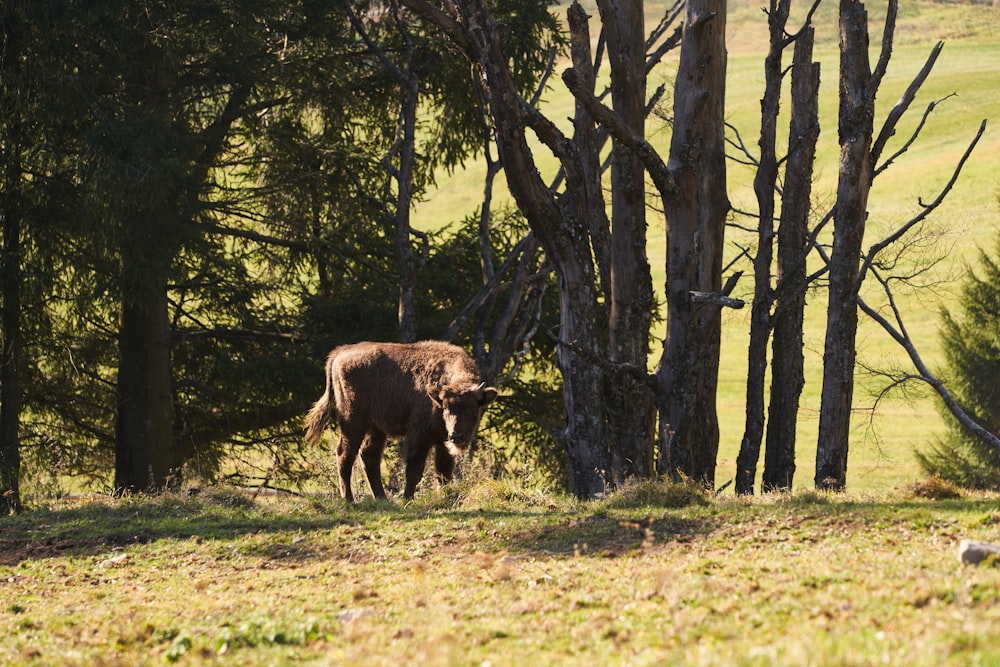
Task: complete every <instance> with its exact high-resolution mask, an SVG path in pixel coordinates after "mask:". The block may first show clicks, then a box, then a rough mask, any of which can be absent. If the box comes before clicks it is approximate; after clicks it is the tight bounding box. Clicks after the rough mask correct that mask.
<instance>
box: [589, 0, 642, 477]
mask: <svg viewBox="0 0 1000 667" xmlns="http://www.w3.org/2000/svg"><path fill="white" fill-rule="evenodd" d="M598 7H599V9H600V11H601V21H602V23H603V25H604V29H605V34H606V35H607V36H608V57H609V61H610V63H611V99H612V103H613V106H614V110H615V113H616V114H617V115H618V117H619V118H620V119H621V120H622V122H623V123H624V124H625V125H626V126H628V127H629V128H630V129H631V130H632V131H633V132H635V133H636V134H638V135H640V136H641V135H643V134H644V126H645V119H646V109H645V101H646V57H645V56H646V52H645V28H644V25H643V3H642V0H624V1H622V2H617V3H612V2H611V1H610V0H599V2H598ZM574 67H576V63H575V62H574ZM610 286H611V309H610V313H609V315H610V320H609V327H608V330H609V346H610V350H609V355H608V356H609V358H610V360H611V362H612V364H614V365H616V366H624V367H631V368H640V369H645V368H646V364H647V363H648V362H647V359H648V357H649V342H648V341H649V326H650V321H651V316H652V312H653V307H654V303H653V279H652V275H651V273H650V268H649V260H648V258H647V257H646V201H645V169H644V168H643V164H642V161H641V160H640V159H639V157H638V156H637V155H636V154H635V153H634V152H633V151H631V150H630V149H629V148H627V147H626V146H624V145H623V144H622V143H620V142H618V141H615V142H614V145H613V146H612V151H611V277H610ZM607 398H608V422H609V424H608V426H609V429H610V432H611V434H610V436H611V443H612V446H611V477H612V481H613V482H614V484H615V485H616V486H619V485H621V484H623V483H624V481H625V479H626V478H627V477H631V476H638V477H650V476H652V473H653V468H654V460H653V443H654V439H655V406H654V404H653V396H652V392H650V391H649V388H648V386H647V385H646V384H645V383H643V382H641V381H640V380H639V379H638V378H637V377H636V374H635V373H626V372H619V373H611V374H609V375H608V378H607Z"/></svg>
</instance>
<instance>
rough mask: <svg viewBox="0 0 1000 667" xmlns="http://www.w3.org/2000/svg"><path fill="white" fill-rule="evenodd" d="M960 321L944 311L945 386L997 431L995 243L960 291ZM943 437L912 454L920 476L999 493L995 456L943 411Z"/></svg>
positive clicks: (999, 367) (998, 276) (999, 256)
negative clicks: (922, 469) (944, 429)
mask: <svg viewBox="0 0 1000 667" xmlns="http://www.w3.org/2000/svg"><path fill="white" fill-rule="evenodd" d="M958 307H959V310H960V316H953V315H952V314H951V313H950V312H949V311H947V310H945V311H944V313H943V314H942V318H943V323H942V325H943V329H942V332H941V341H942V344H943V347H944V353H945V360H946V367H947V381H948V382H949V387H950V388H951V391H952V393H954V395H955V397H956V399H957V400H958V402H959V403H960V404H961V405H962V407H963V408H964V409H965V410H966V411H967V412H968V413H969V414H970V415H971V416H972V417H973V418H974V419H975V420H976V421H977V422H978V423H979V424H982V425H983V427H985V428H986V429H987V430H989V431H991V432H993V433H996V432H998V430H1000V237H998V238H997V242H996V246H995V248H994V252H993V254H992V255H990V254H988V253H987V252H985V251H980V253H979V267H978V271H977V272H970V273H969V275H968V277H967V278H966V280H965V283H964V284H963V286H962V293H961V297H960V299H959V304H958ZM943 414H944V415H945V419H946V421H947V424H948V432H947V433H946V434H945V435H944V436H943V437H942V438H940V439H939V440H938V441H937V442H936V443H934V444H933V445H932V446H931V447H930V448H929V449H928V450H926V451H920V452H917V459H918V460H919V461H920V464H921V466H922V467H923V468H924V470H925V471H926V472H927V473H928V474H931V475H937V476H939V477H941V478H943V479H945V480H948V481H951V482H954V483H956V484H960V485H962V486H966V487H970V488H993V489H995V488H1000V452H997V451H996V450H995V449H994V448H992V447H991V446H989V445H988V444H986V443H984V442H982V441H981V440H980V439H978V438H976V437H974V436H972V435H971V434H969V433H968V432H966V431H965V430H964V429H963V428H962V427H961V426H960V425H959V423H958V422H957V421H956V420H955V419H954V417H952V416H951V414H950V413H948V412H947V411H943Z"/></svg>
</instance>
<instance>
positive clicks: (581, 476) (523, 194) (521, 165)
mask: <svg viewBox="0 0 1000 667" xmlns="http://www.w3.org/2000/svg"><path fill="white" fill-rule="evenodd" d="M404 4H405V5H406V6H407V7H409V8H410V9H412V10H413V11H415V12H417V13H418V14H420V15H421V16H423V17H424V18H425V19H427V20H429V21H432V22H434V23H435V24H437V25H438V26H439V27H440V28H442V29H444V30H445V31H446V32H448V34H449V35H450V36H451V37H452V38H453V39H454V40H455V42H456V43H457V44H458V45H459V46H460V47H461V48H463V50H465V52H466V53H467V54H468V55H469V57H470V58H471V59H472V60H473V62H475V63H476V64H477V65H478V66H479V69H480V74H481V76H482V78H483V89H484V91H485V92H486V95H487V97H488V102H489V105H490V110H491V113H492V117H493V125H494V131H495V134H496V139H497V150H498V152H499V156H500V160H501V162H502V163H503V165H504V173H505V175H506V177H507V184H508V187H509V188H510V191H511V194H512V195H513V196H514V199H515V200H516V201H517V204H518V207H519V208H520V209H521V211H522V212H523V213H524V215H525V217H526V218H527V220H528V222H529V224H530V225H531V228H532V231H533V232H534V233H535V235H536V237H537V238H538V241H539V243H540V244H541V246H542V248H543V249H544V250H545V254H546V256H547V257H548V259H549V261H551V262H552V264H553V266H554V267H555V270H556V274H557V277H558V282H559V295H560V313H561V315H560V327H559V339H560V345H559V347H558V352H557V362H558V364H559V369H560V371H561V373H562V377H563V402H564V408H565V413H566V426H565V429H564V431H563V433H562V435H561V440H562V441H563V444H564V446H565V447H566V454H567V458H568V461H569V467H570V478H571V479H570V487H571V490H572V491H573V493H575V494H576V495H577V496H579V497H581V498H593V497H595V496H598V495H600V494H602V493H603V492H604V490H605V484H606V481H607V475H608V471H609V467H610V464H609V443H608V433H607V425H606V424H607V421H606V420H607V414H606V410H605V407H604V396H603V394H604V373H603V370H602V369H601V366H600V365H599V364H597V363H595V360H598V359H601V358H602V351H601V349H600V341H601V339H602V332H601V331H600V322H601V320H602V311H601V308H600V306H599V302H598V298H597V296H598V295H597V291H596V279H597V276H596V274H595V271H594V264H593V255H592V252H591V245H590V235H589V230H588V220H589V215H588V205H589V200H588V198H587V196H586V194H585V193H581V192H579V191H570V192H567V193H566V195H565V196H563V197H562V198H561V200H560V202H557V201H556V199H555V197H554V196H553V193H552V192H551V191H550V190H549V188H548V187H547V186H546V185H545V183H544V182H543V181H542V180H541V178H540V176H539V173H538V169H537V168H536V166H535V163H534V158H533V156H532V153H531V150H530V148H529V147H528V143H527V139H526V136H525V132H524V128H525V127H526V126H527V124H528V119H526V117H525V112H526V108H525V107H524V106H522V102H521V98H520V95H519V94H518V91H517V88H516V86H515V85H514V82H513V79H512V78H511V73H510V70H509V67H508V61H507V58H506V56H505V55H504V53H503V50H502V48H501V46H500V36H499V30H498V26H497V23H496V20H495V19H494V18H493V16H492V15H490V13H489V12H488V11H487V10H486V9H485V7H484V6H483V5H482V3H481V2H479V1H478V0H470V1H469V2H467V3H463V4H462V5H461V7H460V8H457V7H454V6H449V9H451V10H457V11H460V15H452V14H448V13H446V12H442V11H441V10H438V9H436V8H434V7H433V6H431V5H428V4H425V3H421V2H419V1H417V0H404ZM459 19H460V20H459ZM535 120H538V121H539V122H541V123H543V124H544V121H543V120H541V119H535ZM548 129H552V128H551V127H549V128H548ZM562 139H563V138H559V139H558V141H561V140H562ZM554 141H555V140H554ZM575 176H576V177H577V178H579V170H577V173H576V174H575Z"/></svg>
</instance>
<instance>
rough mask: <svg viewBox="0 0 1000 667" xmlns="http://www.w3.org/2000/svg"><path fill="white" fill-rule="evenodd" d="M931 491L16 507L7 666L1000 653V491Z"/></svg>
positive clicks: (3, 623)
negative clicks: (968, 549) (969, 549)
mask: <svg viewBox="0 0 1000 667" xmlns="http://www.w3.org/2000/svg"><path fill="white" fill-rule="evenodd" d="M929 490H930V491H932V492H933V491H940V489H938V490H935V489H934V488H932V487H931V488H929ZM920 491H921V489H919V488H914V489H909V490H902V489H900V490H897V491H896V492H894V493H893V494H892V495H891V496H889V495H887V494H881V495H879V494H867V495H860V494H856V493H855V494H844V495H839V496H827V495H824V494H817V493H814V492H811V491H807V492H800V493H796V494H795V495H792V496H779V497H770V498H766V499H760V498H758V499H749V500H741V499H736V498H734V497H732V496H727V497H725V498H716V499H709V498H706V497H705V496H703V495H701V492H698V491H694V490H692V489H690V488H687V487H678V486H672V487H671V486H667V487H664V486H657V485H654V484H650V483H647V484H643V485H639V486H635V487H631V488H627V489H626V490H625V491H623V492H619V493H618V494H616V495H613V496H611V497H609V498H607V499H605V500H603V501H600V502H590V503H579V502H577V501H574V500H572V499H571V498H569V497H567V496H564V495H545V494H541V493H539V492H537V491H529V490H524V489H519V488H515V487H512V486H510V485H507V484H503V483H497V482H491V481H488V480H486V481H481V482H477V483H476V482H474V483H471V484H461V485H458V486H453V487H449V488H448V489H447V490H446V491H445V492H443V493H442V492H434V491H433V490H427V489H425V490H422V491H421V492H420V493H418V496H417V499H416V500H415V501H414V502H413V503H410V504H409V505H406V506H402V505H399V504H394V503H389V502H373V501H367V502H363V503H362V504H360V505H358V506H356V507H353V508H349V507H347V506H345V505H344V504H342V503H341V501H339V500H332V499H330V498H329V497H328V496H315V497H311V498H291V497H284V498H275V497H261V498H254V497H253V496H251V495H249V494H242V493H239V492H233V491H227V490H224V489H214V490H207V491H204V492H202V493H201V494H199V495H196V496H191V495H186V494H185V495H183V496H181V495H173V494H168V495H166V496H163V497H160V498H157V499H148V498H131V499H123V500H122V499H119V500H112V499H108V498H106V497H90V498H82V499H78V500H77V501H74V502H61V503H57V504H55V505H52V506H50V507H44V508H37V509H36V510H34V511H32V512H30V513H27V514H24V515H20V516H17V517H8V518H4V519H0V591H2V596H0V599H2V603H0V664H5V665H12V666H22V665H23V666H34V665H59V666H74V665H157V664H171V663H174V664H179V665H202V664H219V665H227V664H232V665H289V664H301V665H347V664H365V665H401V664H402V665H429V666H436V665H461V666H476V667H482V666H485V665H493V666H496V667H501V666H506V665H518V664H527V663H530V664H534V665H539V666H541V665H546V666H547V665H580V664H588V665H677V664H684V665H761V666H765V665H766V666H772V665H796V666H801V665H816V666H824V665H830V666H834V665H838V666H839V665H877V664H894V665H912V666H923V665H926V666H928V667H929V666H934V667H937V666H938V665H970V664H981V665H989V664H997V663H998V661H1000V638H998V636H997V633H996V627H997V623H998V622H1000V593H998V591H1000V569H996V568H993V567H990V566H988V565H981V566H978V567H976V566H962V565H960V564H959V562H958V559H957V551H956V545H957V542H958V541H959V540H961V539H963V538H965V537H969V538H973V539H981V540H992V541H1000V499H998V498H997V497H996V496H995V495H992V496H986V495H971V496H965V497H962V498H951V499H944V500H933V499H928V498H926V497H923V496H924V495H927V494H926V493H923V494H922V493H920ZM932 495H934V494H932ZM937 495H940V494H937Z"/></svg>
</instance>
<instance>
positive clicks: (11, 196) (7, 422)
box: [0, 138, 21, 515]
mask: <svg viewBox="0 0 1000 667" xmlns="http://www.w3.org/2000/svg"><path fill="white" fill-rule="evenodd" d="M12 139H13V148H14V151H17V150H19V149H20V145H19V144H20V142H19V141H18V139H17V138H12ZM12 153H13V151H12ZM5 171H6V177H5V179H4V186H5V187H4V193H3V195H4V206H3V208H2V209H0V218H2V224H3V265H2V268H0V271H2V274H0V275H2V281H3V282H2V290H3V312H2V316H0V327H2V330H0V336H2V338H3V343H2V348H0V515H3V514H7V513H8V512H17V511H19V510H20V509H21V445H20V424H21V375H20V369H21V211H20V210H19V206H18V205H17V201H16V197H17V194H16V193H17V192H18V191H19V190H20V187H19V181H20V179H21V169H20V165H19V164H18V161H17V160H16V158H13V157H12V158H11V164H9V165H7V168H6V170H5ZM15 179H16V180H15Z"/></svg>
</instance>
